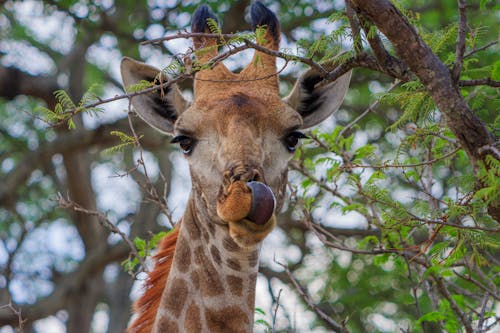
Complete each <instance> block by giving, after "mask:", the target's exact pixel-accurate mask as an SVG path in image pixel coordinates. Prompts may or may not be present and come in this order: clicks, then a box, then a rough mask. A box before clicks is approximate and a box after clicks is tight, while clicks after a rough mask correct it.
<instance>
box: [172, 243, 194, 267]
mask: <svg viewBox="0 0 500 333" xmlns="http://www.w3.org/2000/svg"><path fill="white" fill-rule="evenodd" d="M175 266H176V267H177V269H178V270H179V271H180V272H182V273H185V272H187V270H188V269H189V267H190V266H191V249H190V248H189V242H186V241H185V239H182V242H177V248H176V249H175Z"/></svg>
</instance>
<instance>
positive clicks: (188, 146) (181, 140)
mask: <svg viewBox="0 0 500 333" xmlns="http://www.w3.org/2000/svg"><path fill="white" fill-rule="evenodd" d="M170 143H178V144H179V146H180V147H181V149H182V152H183V153H184V154H186V155H187V154H189V153H191V151H192V150H193V146H194V144H195V140H194V139H193V138H190V137H189V136H186V135H178V136H176V137H175V138H173V139H172V141H170Z"/></svg>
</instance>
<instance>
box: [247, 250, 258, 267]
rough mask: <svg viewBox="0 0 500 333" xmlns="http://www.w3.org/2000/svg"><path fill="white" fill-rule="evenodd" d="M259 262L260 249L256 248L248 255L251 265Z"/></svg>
mask: <svg viewBox="0 0 500 333" xmlns="http://www.w3.org/2000/svg"><path fill="white" fill-rule="evenodd" d="M258 262H259V250H255V251H254V252H252V253H251V254H250V255H249V256H248V264H249V265H250V267H253V266H255V265H257V263H258Z"/></svg>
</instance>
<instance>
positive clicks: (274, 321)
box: [272, 289, 283, 333]
mask: <svg viewBox="0 0 500 333" xmlns="http://www.w3.org/2000/svg"><path fill="white" fill-rule="evenodd" d="M282 291H283V289H280V290H279V291H278V297H276V302H275V303H276V304H275V306H274V311H273V315H272V332H273V333H274V332H275V327H276V317H277V315H278V308H279V306H280V297H281V292H282Z"/></svg>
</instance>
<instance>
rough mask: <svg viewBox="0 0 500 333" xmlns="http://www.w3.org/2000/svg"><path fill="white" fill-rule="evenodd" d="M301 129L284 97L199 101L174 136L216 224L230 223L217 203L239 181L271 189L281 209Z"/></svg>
mask: <svg viewBox="0 0 500 333" xmlns="http://www.w3.org/2000/svg"><path fill="white" fill-rule="evenodd" d="M301 127H302V118H301V117H300V115H299V114H298V113H297V112H296V111H295V110H293V109H292V108H291V107H290V106H289V105H287V104H286V103H284V102H283V101H282V100H281V99H280V98H278V96H274V97H270V96H265V98H262V97H261V96H259V95H252V94H251V92H248V93H244V92H240V91H234V92H232V93H230V94H229V96H224V95H222V96H218V97H217V98H215V99H213V98H211V99H208V100H205V99H202V100H197V101H196V102H195V103H194V104H193V106H191V107H190V108H189V109H187V110H186V111H185V112H184V113H183V114H182V115H181V116H180V117H179V119H178V120H177V122H176V123H175V127H174V135H175V137H176V138H180V139H179V140H180V141H179V143H180V145H181V148H182V149H183V151H184V154H185V156H186V158H187V160H188V161H189V165H190V172H191V177H192V181H193V189H195V191H196V192H198V193H199V194H200V196H201V197H202V198H203V201H204V202H205V204H206V209H207V211H208V212H209V214H210V215H211V217H212V219H213V220H221V222H229V221H224V218H221V216H219V215H220V214H217V209H216V206H217V205H216V204H215V203H217V202H218V201H220V200H221V196H223V195H224V194H227V192H228V189H229V187H230V186H231V184H232V183H234V182H235V181H240V182H248V181H259V182H263V183H265V184H267V185H268V186H269V187H270V188H271V189H272V191H273V193H274V195H275V196H276V198H277V206H278V207H280V206H281V204H282V201H283V196H284V188H285V184H286V173H287V164H288V161H289V160H290V159H291V157H292V156H293V153H294V151H295V148H296V145H297V143H298V139H299V138H300V136H301V134H300V132H299V129H300V128H301ZM237 205H239V204H237ZM242 209H243V210H244V209H245V208H244V207H242ZM243 214H244V215H247V214H245V212H243ZM230 220H231V219H230ZM231 222H233V221H231ZM264 222H266V221H264Z"/></svg>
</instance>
